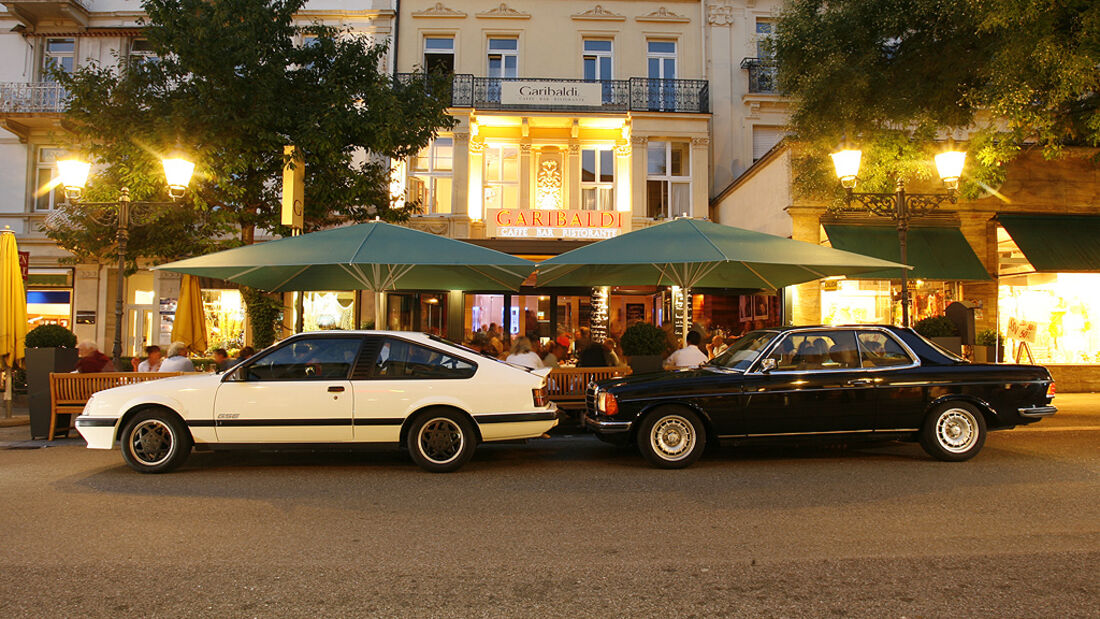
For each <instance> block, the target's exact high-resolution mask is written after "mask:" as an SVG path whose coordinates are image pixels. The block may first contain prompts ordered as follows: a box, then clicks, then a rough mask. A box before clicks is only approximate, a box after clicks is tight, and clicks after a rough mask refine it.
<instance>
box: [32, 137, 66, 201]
mask: <svg viewBox="0 0 1100 619" xmlns="http://www.w3.org/2000/svg"><path fill="white" fill-rule="evenodd" d="M65 154H66V153H65V151H64V150H62V149H60V148H39V149H38V163H37V167H36V170H35V178H34V186H35V191H34V210H36V211H52V210H53V209H55V208H57V206H58V205H60V204H64V203H65V188H64V187H62V186H61V179H60V178H59V177H58V175H57V160H58V159H61V158H63V157H64V156H65Z"/></svg>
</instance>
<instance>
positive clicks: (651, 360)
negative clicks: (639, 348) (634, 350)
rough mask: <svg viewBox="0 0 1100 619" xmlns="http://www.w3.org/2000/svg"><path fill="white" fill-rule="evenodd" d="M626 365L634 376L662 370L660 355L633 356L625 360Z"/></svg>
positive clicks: (662, 361) (662, 362) (662, 360)
mask: <svg viewBox="0 0 1100 619" xmlns="http://www.w3.org/2000/svg"><path fill="white" fill-rule="evenodd" d="M627 363H628V364H629V365H630V370H631V372H632V373H634V374H650V373H653V372H660V371H661V370H663V369H664V366H663V364H664V359H663V358H662V357H661V355H634V356H633V357H628V358H627Z"/></svg>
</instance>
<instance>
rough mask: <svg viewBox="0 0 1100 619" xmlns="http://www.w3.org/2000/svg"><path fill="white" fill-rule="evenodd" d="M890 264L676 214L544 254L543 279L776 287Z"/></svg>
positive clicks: (601, 283) (553, 282) (578, 283)
mask: <svg viewBox="0 0 1100 619" xmlns="http://www.w3.org/2000/svg"><path fill="white" fill-rule="evenodd" d="M886 268H895V269H897V268H903V265H901V264H898V263H896V262H888V261H886V260H880V259H878V258H871V257H868V256H863V255H860V254H854V253H850V252H846V251H840V250H838V249H832V248H829V247H822V246H820V245H815V244H813V243H806V242H803V241H793V240H791V239H785V238H782V237H778V236H774V235H771V234H764V233H762V232H753V231H751V230H743V229H741V228H734V227H731V226H724V225H721V224H716V223H713V222H709V221H702V220H695V219H675V220H673V221H669V222H666V223H663V224H659V225H656V226H651V227H649V228H642V229H641V230H635V231H634V232H629V233H627V234H624V235H622V236H617V237H614V238H611V239H607V240H606V241H600V242H599V243H594V244H592V245H588V246H586V247H581V248H579V249H574V250H573V251H569V252H566V253H564V254H561V255H560V256H555V257H553V258H550V259H548V260H544V261H543V262H541V263H539V266H538V272H539V274H538V283H539V285H540V286H545V285H555V286H644V285H648V286H653V285H658V286H660V285H673V286H680V287H683V288H699V287H702V288H753V289H764V290H775V289H777V288H782V287H784V286H791V285H794V284H801V283H804V282H808V281H812V280H815V279H821V278H823V277H830V276H833V275H852V274H858V273H863V272H867V271H880V270H882V269H886Z"/></svg>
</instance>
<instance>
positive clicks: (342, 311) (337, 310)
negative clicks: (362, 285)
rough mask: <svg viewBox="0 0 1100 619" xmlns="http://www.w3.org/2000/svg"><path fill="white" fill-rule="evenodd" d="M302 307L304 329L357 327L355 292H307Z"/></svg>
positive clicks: (345, 328) (321, 329)
mask: <svg viewBox="0 0 1100 619" xmlns="http://www.w3.org/2000/svg"><path fill="white" fill-rule="evenodd" d="M302 309H303V311H304V314H303V317H302V329H303V330H305V331H327V330H334V329H344V330H351V329H355V328H357V325H356V324H355V293H354V292H351V291H326V292H306V293H305V298H303V299H302ZM295 320H297V317H296V316H295Z"/></svg>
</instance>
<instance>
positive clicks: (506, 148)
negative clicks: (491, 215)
mask: <svg viewBox="0 0 1100 619" xmlns="http://www.w3.org/2000/svg"><path fill="white" fill-rule="evenodd" d="M484 182H485V208H486V209H501V208H518V207H519V146H517V145H515V144H490V145H488V146H487V147H486V148H485V177H484Z"/></svg>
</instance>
